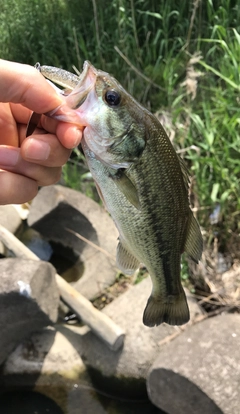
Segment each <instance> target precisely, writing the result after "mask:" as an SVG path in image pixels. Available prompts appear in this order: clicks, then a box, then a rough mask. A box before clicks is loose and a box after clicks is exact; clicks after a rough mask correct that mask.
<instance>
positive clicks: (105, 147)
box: [66, 61, 146, 169]
mask: <svg viewBox="0 0 240 414" xmlns="http://www.w3.org/2000/svg"><path fill="white" fill-rule="evenodd" d="M66 101H67V104H68V106H70V107H71V108H73V109H76V112H77V114H78V117H79V122H80V124H81V125H83V126H85V129H84V139H83V148H84V146H87V148H88V149H89V150H90V151H92V153H93V154H94V155H95V157H96V158H98V159H100V160H101V161H102V162H103V163H105V164H107V165H108V166H110V167H112V168H116V169H118V168H128V167H129V166H130V165H131V164H132V163H134V162H136V161H138V159H139V157H140V156H141V154H142V152H143V150H144V148H145V144H146V142H145V135H146V134H145V123H144V113H145V112H144V111H145V109H144V108H142V107H141V106H140V105H139V104H138V103H137V102H136V101H135V100H134V99H133V98H132V97H131V96H130V95H129V94H128V93H127V92H126V91H125V90H124V88H123V87H122V86H121V85H120V83H119V82H118V81H117V80H116V79H115V78H113V77H112V76H111V75H109V74H108V73H106V72H103V71H101V70H98V69H96V68H95V67H94V66H93V65H91V63H90V62H88V61H87V62H85V64H84V68H83V72H82V74H81V76H80V81H79V84H78V86H77V87H76V88H75V89H74V90H73V91H72V92H71V93H70V95H68V97H67V98H66Z"/></svg>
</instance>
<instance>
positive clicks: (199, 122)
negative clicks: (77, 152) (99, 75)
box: [0, 0, 240, 234]
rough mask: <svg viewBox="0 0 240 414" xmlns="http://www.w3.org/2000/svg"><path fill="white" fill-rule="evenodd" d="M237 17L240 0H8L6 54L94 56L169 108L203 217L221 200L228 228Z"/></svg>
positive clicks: (238, 165)
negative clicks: (190, 172)
mask: <svg viewBox="0 0 240 414" xmlns="http://www.w3.org/2000/svg"><path fill="white" fill-rule="evenodd" d="M239 22H240V8H239V5H238V1H237V0H215V1H214V2H213V1H212V0H194V1H193V2H191V1H187V2H186V1H181V2H179V1H178V0H169V1H164V0H112V1H109V2H106V1H105V0H98V1H97V0H91V1H89V0H81V2H80V1H79V0H71V1H68V0H52V1H51V2H49V1H47V0H42V1H41V2H40V1H38V0H32V1H29V0H5V1H3V2H2V4H1V10H0V31H1V38H0V55H1V57H2V58H5V59H12V60H16V61H19V62H24V63H29V64H31V65H32V64H34V63H35V62H36V61H40V62H41V64H48V65H55V66H60V67H63V68H65V69H68V70H72V65H75V66H76V67H78V68H79V69H81V66H82V63H83V61H84V60H85V59H89V60H90V61H92V63H93V64H94V65H95V66H96V67H99V68H101V69H103V70H106V71H108V72H110V73H113V74H114V76H115V77H116V78H118V80H119V81H120V82H121V83H122V84H123V85H124V86H125V87H126V88H127V89H128V90H129V92H130V93H132V94H133V95H134V96H135V97H136V98H137V99H138V100H139V101H141V102H142V103H143V104H144V105H145V106H147V107H148V108H149V109H151V110H152V111H158V112H159V113H160V114H161V113H163V112H164V113H167V114H168V117H169V119H170V121H171V122H170V124H171V125H172V127H171V128H172V129H173V132H174V135H175V138H174V144H175V146H176V148H177V149H179V150H182V149H184V148H186V147H187V148H190V149H189V150H187V151H186V152H184V153H183V156H184V157H185V159H186V160H187V162H188V165H189V168H190V169H191V170H192V173H193V175H194V180H193V182H192V186H193V193H195V194H196V195H197V197H195V200H196V198H197V199H198V204H199V206H200V210H199V211H200V212H201V213H199V218H200V220H201V223H202V224H203V225H204V226H205V228H209V229H211V228H213V227H212V224H211V222H210V220H209V216H210V214H211V213H212V212H213V210H214V208H215V207H216V206H218V205H219V206H220V215H219V219H218V220H219V222H218V223H217V224H216V225H215V226H222V227H224V229H225V230H226V231H225V234H226V233H227V232H228V231H229V229H230V230H231V231H235V232H236V231H238V214H239V213H238V212H239V204H240V193H239V184H240V183H239V180H240V157H239V155H240V154H239V152H240V145H239V144H240V136H239V124H240V112H239V100H240V98H239V92H240V79H239V74H240V34H239V32H238V30H239V29H238V28H239ZM191 148H193V149H191ZM65 174H66V171H65ZM214 231H215V230H214Z"/></svg>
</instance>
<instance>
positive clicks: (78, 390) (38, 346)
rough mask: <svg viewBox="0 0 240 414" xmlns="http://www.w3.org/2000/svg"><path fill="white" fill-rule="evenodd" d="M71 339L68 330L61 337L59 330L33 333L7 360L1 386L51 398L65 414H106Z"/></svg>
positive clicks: (0, 382) (0, 381)
mask: <svg viewBox="0 0 240 414" xmlns="http://www.w3.org/2000/svg"><path fill="white" fill-rule="evenodd" d="M56 328H57V327H56ZM83 329H84V328H83ZM69 333H70V335H69ZM71 339H72V333H71V332H70V331H68V329H67V328H66V329H65V330H64V334H63V333H61V332H60V331H59V330H58V328H57V329H54V328H46V329H44V330H43V331H42V332H41V333H36V334H33V335H32V336H31V338H29V339H28V340H26V341H24V342H23V343H22V344H20V345H19V346H18V347H17V348H16V349H15V350H14V352H13V353H12V354H11V355H10V356H9V357H8V359H7V361H6V362H5V364H4V365H3V369H2V375H1V377H0V385H1V386H2V387H4V388H5V389H8V388H12V387H14V388H17V389H18V390H19V391H21V389H22V390H24V389H25V388H26V387H31V388H34V390H35V391H38V392H41V393H42V394H45V395H46V396H48V397H50V398H51V399H53V400H54V401H55V402H56V403H57V404H58V405H59V406H60V407H61V408H62V410H63V412H64V413H67V414H79V412H82V413H84V414H93V413H97V414H106V411H105V410H104V408H103V407H102V405H101V404H100V402H99V401H98V398H97V394H96V392H95V389H94V387H93V385H92V383H91V380H90V378H89V375H88V372H87V369H86V366H85V364H84V363H83V361H82V359H81V356H80V354H79V351H78V348H77V349H76V348H75V347H74V346H73V345H72V343H71ZM80 407H81V411H79V410H80Z"/></svg>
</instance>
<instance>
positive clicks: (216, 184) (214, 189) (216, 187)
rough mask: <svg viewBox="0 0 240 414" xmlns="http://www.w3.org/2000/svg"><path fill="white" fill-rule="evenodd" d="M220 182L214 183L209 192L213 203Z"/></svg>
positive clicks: (215, 199)
mask: <svg viewBox="0 0 240 414" xmlns="http://www.w3.org/2000/svg"><path fill="white" fill-rule="evenodd" d="M219 187H220V184H219V183H214V184H213V187H212V192H211V200H212V201H213V202H214V203H215V202H216V201H217V195H218V191H219Z"/></svg>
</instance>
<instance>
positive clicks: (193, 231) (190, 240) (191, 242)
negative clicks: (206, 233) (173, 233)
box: [184, 214, 203, 263]
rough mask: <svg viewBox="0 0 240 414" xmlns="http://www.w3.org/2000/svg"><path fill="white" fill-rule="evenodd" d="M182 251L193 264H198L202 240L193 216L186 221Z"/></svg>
mask: <svg viewBox="0 0 240 414" xmlns="http://www.w3.org/2000/svg"><path fill="white" fill-rule="evenodd" d="M184 251H185V252H186V253H187V254H188V255H189V256H190V257H191V259H192V260H194V262H196V263H198V261H199V260H200V259H201V256H202V251H203V239H202V234H201V230H200V227H199V224H198V222H197V220H196V219H195V217H194V216H193V214H191V215H190V218H189V221H188V230H187V238H186V241H185V245H184Z"/></svg>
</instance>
